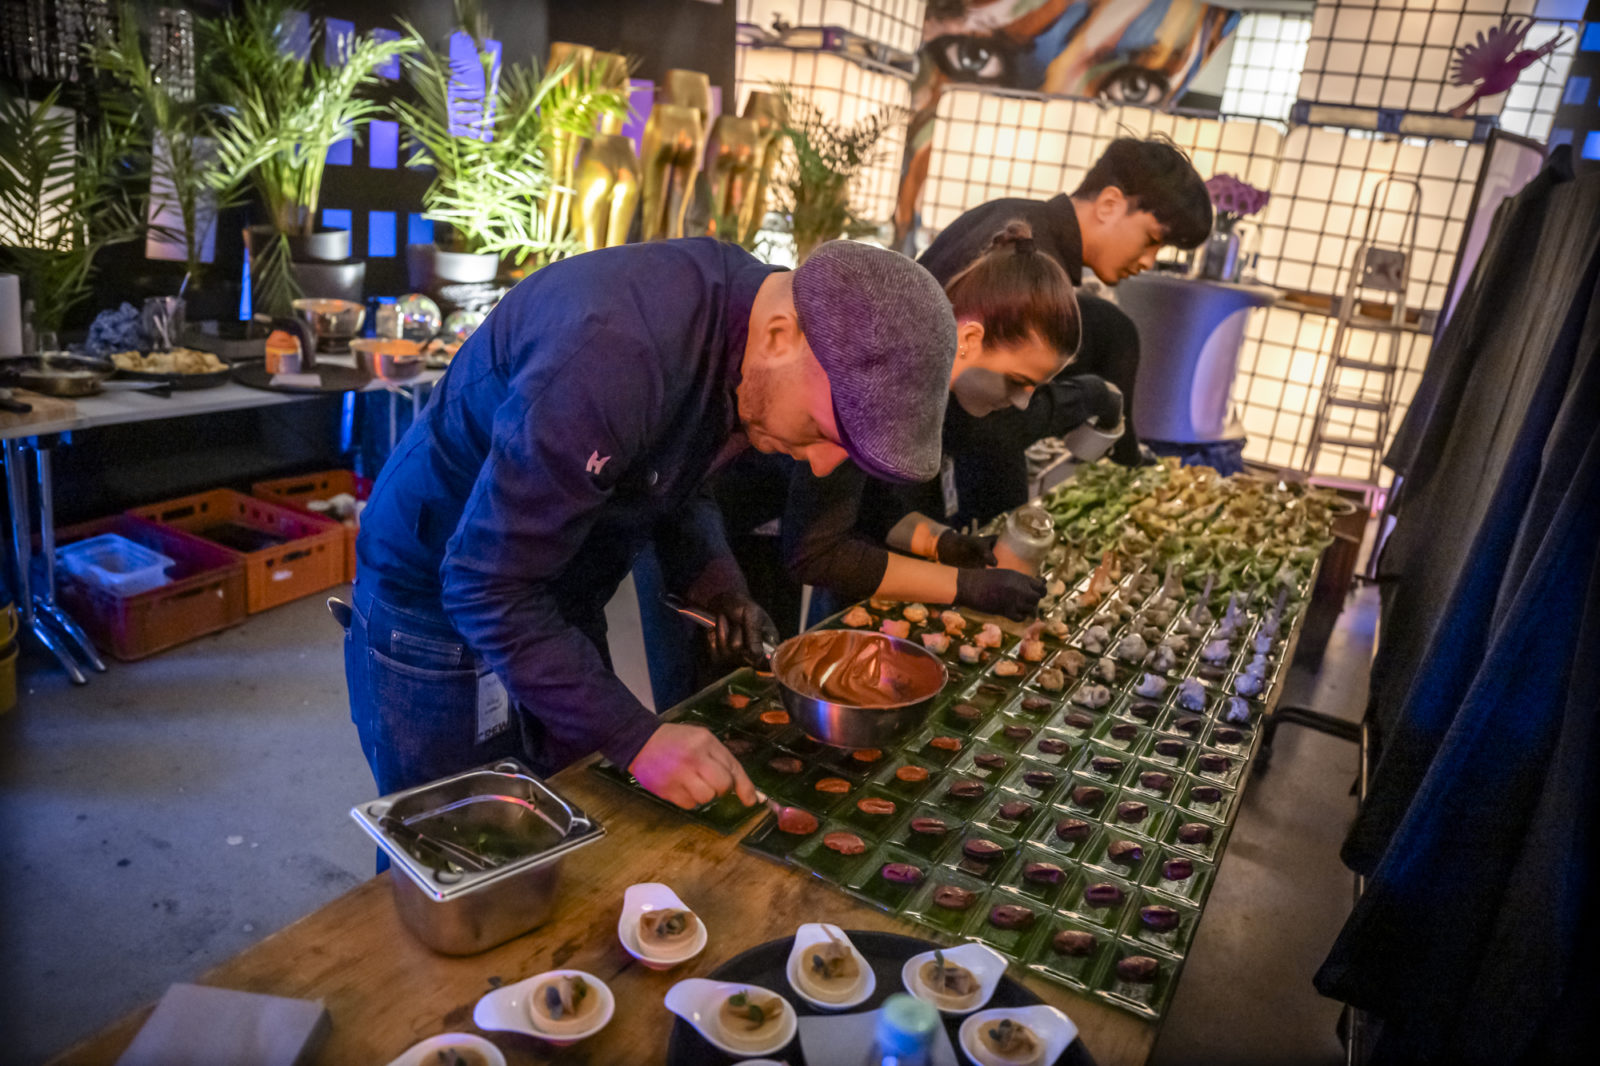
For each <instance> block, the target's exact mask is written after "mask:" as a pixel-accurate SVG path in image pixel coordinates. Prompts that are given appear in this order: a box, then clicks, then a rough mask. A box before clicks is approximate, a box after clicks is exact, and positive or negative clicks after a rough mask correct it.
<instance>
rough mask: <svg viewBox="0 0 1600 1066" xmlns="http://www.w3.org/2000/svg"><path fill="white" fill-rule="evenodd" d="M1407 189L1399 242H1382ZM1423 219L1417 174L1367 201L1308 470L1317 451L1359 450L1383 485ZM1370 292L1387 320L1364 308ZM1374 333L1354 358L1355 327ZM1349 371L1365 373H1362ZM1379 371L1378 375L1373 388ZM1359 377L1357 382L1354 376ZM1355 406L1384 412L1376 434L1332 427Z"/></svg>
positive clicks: (1391, 182)
mask: <svg viewBox="0 0 1600 1066" xmlns="http://www.w3.org/2000/svg"><path fill="white" fill-rule="evenodd" d="M1401 190H1403V191H1405V211H1404V220H1403V221H1402V223H1401V226H1400V240H1398V241H1381V240H1379V239H1378V235H1379V233H1380V232H1381V231H1382V226H1381V225H1380V220H1381V219H1382V218H1383V217H1384V216H1385V215H1386V214H1387V215H1388V216H1391V217H1392V216H1393V215H1394V214H1396V213H1398V212H1397V210H1396V209H1395V208H1393V207H1390V206H1388V200H1389V198H1390V193H1391V191H1401ZM1421 219H1422V186H1421V185H1420V184H1419V183H1418V182H1417V181H1416V180H1415V179H1413V178H1396V177H1393V176H1390V177H1387V178H1384V179H1383V180H1382V181H1380V182H1378V184H1377V185H1376V186H1374V187H1373V190H1372V201H1371V203H1369V204H1368V206H1367V223H1366V226H1365V228H1364V229H1363V230H1362V234H1361V243H1360V244H1359V245H1358V246H1357V247H1356V250H1355V254H1354V255H1353V256H1351V259H1350V277H1349V281H1348V282H1347V283H1346V285H1345V290H1344V297H1343V298H1342V299H1341V300H1340V301H1339V314H1338V319H1337V321H1338V325H1337V327H1336V328H1335V330H1334V334H1333V354H1332V356H1331V357H1330V358H1329V360H1328V372H1327V374H1326V375H1325V376H1324V378H1323V381H1322V395H1321V397H1320V398H1319V399H1318V400H1317V414H1316V418H1315V419H1314V420H1313V422H1312V425H1311V440H1310V442H1309V443H1308V444H1307V445H1306V461H1305V466H1304V467H1303V469H1304V470H1305V472H1306V473H1307V474H1308V475H1309V474H1314V473H1315V472H1316V469H1317V457H1318V456H1319V455H1320V453H1321V452H1322V450H1323V449H1324V448H1326V447H1328V446H1330V445H1332V446H1335V447H1343V448H1352V449H1360V450H1363V451H1368V452H1371V453H1372V462H1371V465H1370V467H1369V468H1368V473H1367V479H1366V482H1365V484H1367V485H1370V486H1373V487H1374V488H1375V487H1376V486H1377V484H1378V473H1379V470H1380V468H1381V466H1382V463H1383V452H1384V448H1385V446H1386V445H1387V443H1388V440H1389V418H1390V415H1391V414H1392V413H1393V411H1394V404H1395V398H1396V394H1397V392H1398V390H1399V384H1400V381H1399V379H1400V370H1401V369H1402V368H1401V365H1400V342H1401V334H1402V333H1406V332H1415V331H1414V330H1410V329H1408V327H1407V325H1406V285H1407V283H1408V282H1409V281H1410V278H1411V261H1412V259H1413V258H1415V255H1416V250H1417V227H1418V225H1419V223H1420V222H1421ZM1367 294H1376V295H1377V297H1378V299H1379V300H1380V301H1382V302H1384V303H1385V304H1386V305H1387V306H1388V308H1389V314H1388V317H1387V318H1371V317H1368V316H1366V315H1363V314H1362V313H1361V303H1362V300H1363V299H1365V298H1366V296H1367ZM1362 332H1364V333H1370V334H1374V337H1373V342H1372V351H1371V357H1370V358H1353V357H1352V356H1351V355H1350V340H1351V338H1352V336H1353V335H1355V334H1356V333H1362ZM1385 342H1387V343H1385ZM1346 371H1359V372H1360V374H1359V377H1356V376H1354V375H1347V374H1346V373H1345V372H1346ZM1372 375H1377V377H1378V385H1377V386H1376V387H1374V385H1373V383H1372ZM1352 378H1354V380H1352ZM1339 409H1342V410H1344V411H1350V412H1361V411H1371V412H1374V413H1376V415H1377V428H1376V432H1375V433H1374V435H1373V436H1371V437H1364V436H1361V435H1360V434H1359V432H1358V429H1357V427H1356V426H1355V425H1354V423H1355V420H1356V418H1357V417H1359V416H1358V415H1356V414H1352V416H1351V422H1352V425H1351V428H1350V430H1349V431H1348V432H1345V433H1338V432H1330V428H1333V427H1330V420H1331V418H1332V416H1333V413H1334V411H1335V410H1339Z"/></svg>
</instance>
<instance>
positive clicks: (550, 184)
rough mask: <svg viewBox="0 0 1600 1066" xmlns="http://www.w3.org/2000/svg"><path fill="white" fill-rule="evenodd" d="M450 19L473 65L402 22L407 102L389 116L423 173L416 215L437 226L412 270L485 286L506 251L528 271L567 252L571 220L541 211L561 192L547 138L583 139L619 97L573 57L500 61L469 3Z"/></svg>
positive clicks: (600, 73)
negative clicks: (437, 237) (465, 38)
mask: <svg viewBox="0 0 1600 1066" xmlns="http://www.w3.org/2000/svg"><path fill="white" fill-rule="evenodd" d="M456 18H457V22H458V24H459V25H460V27H461V29H462V30H463V31H464V32H466V33H467V34H468V35H469V36H470V37H471V38H472V40H473V44H474V50H475V55H474V57H473V58H472V59H471V60H467V61H462V60H452V59H451V57H450V55H449V53H448V52H447V51H440V50H436V49H434V48H431V47H429V46H428V45H427V44H426V42H424V41H423V40H422V38H421V36H420V35H419V34H418V33H417V31H416V29H415V28H414V27H412V26H411V25H409V24H406V23H402V25H403V26H404V27H405V30H406V34H407V37H408V39H409V41H410V43H411V46H412V47H411V50H410V51H409V52H408V53H407V55H406V57H405V65H406V71H407V75H408V80H409V81H410V84H411V86H412V88H413V89H414V91H415V99H413V100H400V101H396V103H395V104H394V111H395V115H396V117H397V118H398V119H399V121H400V126H401V128H402V129H403V130H404V131H405V135H406V141H407V143H408V145H409V146H410V148H411V157H410V160H409V164H410V165H413V166H415V165H426V166H429V167H432V168H433V172H434V177H433V180H432V182H431V183H430V184H429V186H428V189H427V191H426V192H425V193H424V194H423V197H422V204H423V208H424V211H423V213H424V215H425V217H427V218H429V219H431V220H432V221H433V222H434V223H435V224H443V226H442V228H443V230H444V232H443V233H442V234H441V237H442V240H441V241H440V242H439V243H438V244H437V245H436V246H432V247H429V246H422V247H420V248H418V249H417V250H416V253H417V258H418V259H419V260H421V262H416V263H414V265H416V266H421V267H422V271H420V272H422V273H431V275H432V276H433V277H435V278H438V279H440V280H444V281H489V280H492V279H493V278H494V276H495V273H496V271H497V269H498V267H499V265H500V262H501V260H502V259H504V258H507V257H509V258H510V259H511V261H512V262H513V263H514V265H516V266H517V267H524V266H525V265H526V264H527V263H528V261H529V260H530V259H531V260H532V261H533V266H534V268H537V267H539V266H542V265H544V264H545V263H548V262H550V261H551V260H553V259H558V258H560V257H561V256H564V255H567V254H570V253H571V252H573V251H575V250H576V242H575V241H574V239H573V237H572V233H571V227H570V225H567V224H564V223H560V222H557V223H555V224H552V222H551V219H550V217H549V216H550V214H551V213H550V212H547V211H546V210H545V206H546V205H547V204H548V202H549V200H550V197H551V196H552V194H554V193H555V192H557V191H558V189H559V186H558V185H557V183H556V181H555V178H554V176H553V175H552V174H551V169H550V156H551V151H550V149H551V145H552V142H553V139H554V137H555V136H557V135H558V134H562V133H571V134H576V135H579V136H586V135H589V134H592V133H593V132H594V130H595V126H596V123H597V121H598V120H599V118H600V116H602V115H607V114H610V115H618V116H623V115H626V114H627V111H628V103H627V94H626V90H625V89H623V88H620V87H618V85H617V80H616V79H615V78H614V77H608V76H607V71H605V70H597V69H590V68H589V67H588V66H587V65H584V64H581V63H578V62H573V61H569V62H565V63H560V64H557V65H555V66H554V67H552V68H550V69H548V70H546V71H544V72H543V73H542V74H541V72H540V70H539V66H538V64H537V63H532V62H530V63H529V64H528V65H526V66H523V65H520V64H515V63H502V62H500V61H499V57H497V55H496V54H495V53H494V52H493V51H491V50H490V49H489V48H488V46H487V39H488V36H489V32H490V31H489V28H488V25H487V23H486V20H485V19H484V18H483V15H482V12H481V9H480V8H479V7H478V5H477V4H476V3H473V2H470V0H457V4H456ZM415 283H416V282H414V284H415Z"/></svg>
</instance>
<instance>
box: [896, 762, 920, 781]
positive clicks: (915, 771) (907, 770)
mask: <svg viewBox="0 0 1600 1066" xmlns="http://www.w3.org/2000/svg"><path fill="white" fill-rule="evenodd" d="M894 776H895V777H897V778H899V779H900V780H901V781H906V782H909V783H911V784H916V783H918V782H920V781H926V780H927V779H928V771H926V770H924V769H923V768H922V767H920V766H902V767H900V769H898V770H896V771H895V772H894Z"/></svg>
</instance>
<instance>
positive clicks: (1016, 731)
mask: <svg viewBox="0 0 1600 1066" xmlns="http://www.w3.org/2000/svg"><path fill="white" fill-rule="evenodd" d="M1000 732H1001V733H1003V734H1005V737H1006V739H1007V740H1017V741H1022V740H1027V739H1028V738H1029V737H1031V736H1033V730H1031V729H1029V728H1028V727H1027V726H1025V725H1008V726H1006V727H1005V728H1004V729H1002V730H1001V731H1000Z"/></svg>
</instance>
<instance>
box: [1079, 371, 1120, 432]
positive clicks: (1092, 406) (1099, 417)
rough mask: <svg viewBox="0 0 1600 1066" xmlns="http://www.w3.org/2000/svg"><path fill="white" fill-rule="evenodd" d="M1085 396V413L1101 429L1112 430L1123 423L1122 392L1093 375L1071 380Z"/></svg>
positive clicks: (1082, 375) (1081, 375)
mask: <svg viewBox="0 0 1600 1066" xmlns="http://www.w3.org/2000/svg"><path fill="white" fill-rule="evenodd" d="M1071 380H1072V382H1073V383H1074V384H1075V385H1077V386H1078V389H1079V391H1080V393H1081V394H1082V396H1083V409H1084V412H1085V413H1086V414H1087V415H1088V416H1089V418H1090V419H1091V420H1093V422H1094V424H1095V425H1097V426H1099V427H1100V428H1101V429H1111V428H1113V427H1115V426H1116V424H1117V423H1118V422H1120V421H1122V390H1121V389H1119V388H1117V387H1116V386H1115V385H1113V384H1111V383H1110V382H1109V381H1106V380H1105V379H1104V378H1100V377H1096V376H1095V375H1093V374H1079V375H1078V376H1076V377H1074V378H1072V379H1071Z"/></svg>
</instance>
